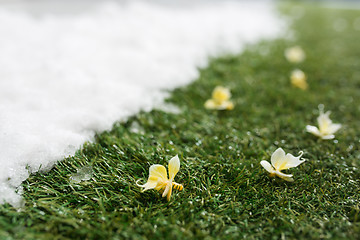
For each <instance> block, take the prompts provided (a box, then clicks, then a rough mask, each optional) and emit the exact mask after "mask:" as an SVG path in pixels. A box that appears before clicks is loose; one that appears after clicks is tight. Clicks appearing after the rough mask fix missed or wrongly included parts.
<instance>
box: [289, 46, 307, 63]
mask: <svg viewBox="0 0 360 240" xmlns="http://www.w3.org/2000/svg"><path fill="white" fill-rule="evenodd" d="M284 55H285V57H286V59H287V60H288V61H289V62H292V63H300V62H302V61H304V60H305V52H304V50H303V49H302V48H301V47H300V46H294V47H291V48H287V49H285V53H284Z"/></svg>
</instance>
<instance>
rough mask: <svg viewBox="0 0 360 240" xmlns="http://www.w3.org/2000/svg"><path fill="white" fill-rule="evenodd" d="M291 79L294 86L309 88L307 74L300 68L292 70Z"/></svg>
mask: <svg viewBox="0 0 360 240" xmlns="http://www.w3.org/2000/svg"><path fill="white" fill-rule="evenodd" d="M290 80H291V84H292V85H293V86H294V87H297V88H300V89H302V90H306V89H307V88H308V84H307V82H306V75H305V73H304V72H303V71H301V70H300V69H295V70H294V71H292V72H291V76H290Z"/></svg>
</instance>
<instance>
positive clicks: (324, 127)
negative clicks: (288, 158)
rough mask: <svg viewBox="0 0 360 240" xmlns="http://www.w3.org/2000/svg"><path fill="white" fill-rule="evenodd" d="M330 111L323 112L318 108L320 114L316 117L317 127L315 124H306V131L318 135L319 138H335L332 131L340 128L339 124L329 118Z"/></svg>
mask: <svg viewBox="0 0 360 240" xmlns="http://www.w3.org/2000/svg"><path fill="white" fill-rule="evenodd" d="M330 113H331V112H330V111H327V112H326V113H324V111H323V109H320V115H319V117H318V118H317V121H318V124H319V128H317V127H315V126H310V125H307V126H306V131H307V132H309V133H312V134H314V135H315V136H318V137H319V138H321V139H333V138H335V135H334V133H335V132H336V131H337V130H339V129H340V128H341V124H339V123H332V121H331V119H330V118H329V115H330Z"/></svg>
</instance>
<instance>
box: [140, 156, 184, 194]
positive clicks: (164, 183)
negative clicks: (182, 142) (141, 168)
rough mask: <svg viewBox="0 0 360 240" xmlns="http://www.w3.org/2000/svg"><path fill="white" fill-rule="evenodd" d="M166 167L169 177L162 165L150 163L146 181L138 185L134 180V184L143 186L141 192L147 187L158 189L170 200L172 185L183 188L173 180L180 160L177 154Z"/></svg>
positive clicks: (147, 188)
mask: <svg viewBox="0 0 360 240" xmlns="http://www.w3.org/2000/svg"><path fill="white" fill-rule="evenodd" d="M168 169H169V178H168V177H167V172H166V168H165V167H164V166H163V165H160V164H154V165H151V166H150V169H149V178H148V180H147V182H146V183H145V184H143V185H140V184H138V181H139V180H138V181H137V182H136V185H138V186H139V187H142V188H144V189H143V190H142V191H143V192H144V191H146V190H149V189H155V190H157V191H160V192H162V197H166V198H167V200H168V201H170V197H171V193H172V188H173V187H174V188H175V189H178V190H180V191H181V190H182V189H183V186H182V185H181V184H178V183H176V182H174V178H175V175H176V174H177V173H178V171H179V169H180V160H179V157H178V155H176V156H175V157H173V158H171V159H170V161H169V166H168Z"/></svg>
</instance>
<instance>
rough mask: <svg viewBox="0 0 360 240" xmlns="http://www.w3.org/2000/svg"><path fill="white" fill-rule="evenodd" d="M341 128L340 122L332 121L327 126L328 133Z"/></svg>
mask: <svg viewBox="0 0 360 240" xmlns="http://www.w3.org/2000/svg"><path fill="white" fill-rule="evenodd" d="M340 128H341V124H339V123H332V124H331V125H330V126H329V128H328V131H329V133H330V134H333V133H335V132H336V131H337V130H339V129H340Z"/></svg>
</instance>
